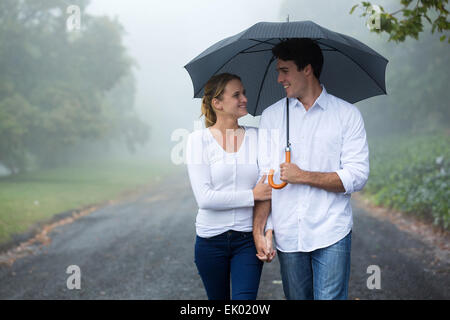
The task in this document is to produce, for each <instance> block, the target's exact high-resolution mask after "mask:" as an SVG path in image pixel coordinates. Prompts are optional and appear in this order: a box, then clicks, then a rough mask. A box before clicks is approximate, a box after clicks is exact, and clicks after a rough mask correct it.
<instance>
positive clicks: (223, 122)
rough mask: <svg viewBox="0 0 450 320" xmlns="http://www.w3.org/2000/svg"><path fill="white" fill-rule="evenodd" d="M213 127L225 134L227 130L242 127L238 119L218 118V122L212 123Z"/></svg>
mask: <svg viewBox="0 0 450 320" xmlns="http://www.w3.org/2000/svg"><path fill="white" fill-rule="evenodd" d="M211 128H214V129H218V130H220V131H221V132H222V133H224V134H225V133H226V131H227V130H238V129H239V128H240V127H239V123H238V121H237V119H220V118H218V119H217V121H216V123H215V124H214V125H212V126H211Z"/></svg>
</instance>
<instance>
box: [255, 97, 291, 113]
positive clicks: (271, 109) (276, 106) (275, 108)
mask: <svg viewBox="0 0 450 320" xmlns="http://www.w3.org/2000/svg"><path fill="white" fill-rule="evenodd" d="M285 100H286V98H282V99H280V100H278V101H277V102H275V103H273V104H271V105H270V106H268V107H267V108H266V109H264V111H263V113H262V115H261V116H267V115H269V114H270V115H272V114H279V112H280V110H281V109H283V107H284V106H285Z"/></svg>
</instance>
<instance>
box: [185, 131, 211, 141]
mask: <svg viewBox="0 0 450 320" xmlns="http://www.w3.org/2000/svg"><path fill="white" fill-rule="evenodd" d="M206 130H208V129H207V128H201V129H196V130H194V131H192V132H191V133H189V135H188V138H189V139H204V138H205V134H206Z"/></svg>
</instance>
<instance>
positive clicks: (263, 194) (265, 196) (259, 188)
mask: <svg viewBox="0 0 450 320" xmlns="http://www.w3.org/2000/svg"><path fill="white" fill-rule="evenodd" d="M266 177H267V175H263V176H262V177H261V179H260V180H259V181H258V183H257V184H256V186H255V187H254V188H253V198H254V199H255V200H260V201H262V200H270V199H271V198H272V187H271V186H269V184H267V183H264V180H266Z"/></svg>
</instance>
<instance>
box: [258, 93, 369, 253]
mask: <svg viewBox="0 0 450 320" xmlns="http://www.w3.org/2000/svg"><path fill="white" fill-rule="evenodd" d="M322 88H323V90H322V93H321V94H320V96H319V97H318V98H317V99H316V101H315V102H314V104H313V105H312V107H311V108H310V109H309V110H308V111H306V109H305V108H304V106H303V105H302V103H301V102H300V101H299V100H298V99H296V98H290V99H289V118H290V132H289V139H290V143H291V163H294V164H296V165H297V166H298V167H299V168H301V169H303V170H306V171H315V172H336V173H337V174H338V176H339V177H340V179H341V181H342V184H343V186H344V188H345V192H342V193H335V192H329V191H326V190H324V189H319V188H315V187H311V186H309V185H304V184H288V185H287V186H286V187H284V188H283V189H279V190H277V189H273V191H272V212H271V215H270V216H269V219H268V222H267V226H266V228H267V227H269V228H271V227H272V225H273V230H274V239H275V244H276V247H277V249H279V250H281V251H283V252H298V251H302V252H310V251H313V250H316V249H319V248H324V247H327V246H330V245H332V244H334V243H336V242H337V241H339V240H341V239H342V238H344V237H345V236H346V235H347V234H348V233H349V232H350V231H351V228H352V225H353V218H352V208H351V205H350V194H351V193H353V192H356V191H359V190H361V189H362V188H363V187H364V185H365V184H366V182H367V179H368V176H369V148H368V145H367V139H366V132H365V129H364V122H363V119H362V116H361V113H360V112H359V110H358V109H357V108H356V107H355V106H354V105H352V104H350V103H348V102H346V101H344V100H342V99H339V98H337V97H335V96H333V95H331V94H328V93H327V91H326V90H325V87H323V86H322ZM258 141H259V147H258V164H259V166H260V167H259V169H260V176H262V174H263V173H267V172H268V171H269V169H271V168H272V169H275V175H274V180H275V182H276V183H280V182H281V181H280V180H279V171H280V164H281V163H283V162H285V152H284V149H285V147H286V98H284V99H282V100H280V101H278V102H276V103H275V104H273V105H272V106H270V107H269V108H267V109H266V110H264V112H263V114H262V117H261V120H260V126H259V137H258Z"/></svg>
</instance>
